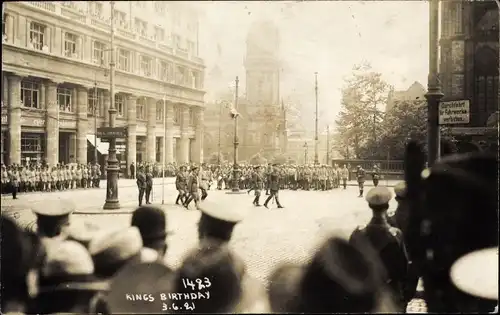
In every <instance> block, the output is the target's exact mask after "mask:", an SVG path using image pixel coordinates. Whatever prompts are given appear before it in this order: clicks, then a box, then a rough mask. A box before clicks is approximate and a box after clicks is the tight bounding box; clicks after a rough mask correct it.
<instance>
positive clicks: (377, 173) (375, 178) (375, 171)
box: [372, 164, 380, 187]
mask: <svg viewBox="0 0 500 315" xmlns="http://www.w3.org/2000/svg"><path fill="white" fill-rule="evenodd" d="M379 179H380V169H379V167H378V165H377V164H375V165H374V166H373V173H372V180H373V186H375V187H377V186H378V181H379Z"/></svg>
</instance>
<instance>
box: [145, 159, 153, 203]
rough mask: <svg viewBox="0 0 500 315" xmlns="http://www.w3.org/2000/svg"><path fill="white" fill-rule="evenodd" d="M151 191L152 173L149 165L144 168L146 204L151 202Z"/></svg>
mask: <svg viewBox="0 0 500 315" xmlns="http://www.w3.org/2000/svg"><path fill="white" fill-rule="evenodd" d="M152 191H153V173H152V169H151V167H148V168H147V170H146V204H151V201H150V198H151V192H152Z"/></svg>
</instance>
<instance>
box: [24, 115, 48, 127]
mask: <svg viewBox="0 0 500 315" xmlns="http://www.w3.org/2000/svg"><path fill="white" fill-rule="evenodd" d="M21 125H22V126H30V127H43V126H45V119H43V118H38V117H21Z"/></svg>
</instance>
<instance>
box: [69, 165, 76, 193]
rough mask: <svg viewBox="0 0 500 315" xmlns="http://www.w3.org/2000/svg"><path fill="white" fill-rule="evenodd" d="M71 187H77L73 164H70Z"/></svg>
mask: <svg viewBox="0 0 500 315" xmlns="http://www.w3.org/2000/svg"><path fill="white" fill-rule="evenodd" d="M70 171H71V189H75V188H76V187H77V183H76V182H77V176H76V169H75V166H74V165H73V166H71V170H70Z"/></svg>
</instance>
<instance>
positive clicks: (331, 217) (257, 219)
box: [2, 186, 421, 312]
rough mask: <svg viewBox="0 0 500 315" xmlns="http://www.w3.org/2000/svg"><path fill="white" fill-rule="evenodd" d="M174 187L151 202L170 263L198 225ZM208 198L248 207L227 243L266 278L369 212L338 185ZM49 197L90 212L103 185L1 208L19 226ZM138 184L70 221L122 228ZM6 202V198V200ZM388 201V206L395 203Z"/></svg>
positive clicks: (98, 200) (36, 196)
mask: <svg viewBox="0 0 500 315" xmlns="http://www.w3.org/2000/svg"><path fill="white" fill-rule="evenodd" d="M173 189H174V187H173V186H166V189H165V196H166V198H165V199H166V204H165V205H161V192H159V191H160V188H159V187H157V188H156V192H155V199H154V204H158V205H160V206H162V208H163V209H165V211H167V213H168V226H169V229H170V230H172V231H173V232H174V233H173V234H172V235H170V236H169V239H168V242H169V250H168V257H167V261H168V263H169V264H171V265H172V266H173V267H176V266H178V265H179V263H180V262H181V260H182V257H183V256H184V255H185V253H186V251H187V250H189V249H190V248H192V247H194V246H195V245H196V244H197V234H196V224H197V221H198V218H199V212H198V211H196V210H185V209H184V208H182V207H180V206H176V205H174V201H175V200H174V198H175V196H176V195H175V194H176V192H175V191H174V190H173ZM209 193H210V195H209V200H210V199H211V200H214V201H215V202H218V203H219V202H220V203H221V204H223V205H229V204H231V205H234V207H237V208H238V209H242V210H245V211H249V216H248V217H247V218H246V219H245V221H243V222H242V223H241V224H239V225H238V226H237V228H236V229H235V232H234V236H233V239H232V241H231V246H232V247H233V248H234V249H235V250H236V252H237V253H238V254H239V255H240V256H241V257H242V258H243V259H244V260H245V262H246V264H247V268H248V272H249V273H250V274H251V275H253V276H255V277H257V278H258V279H261V280H262V281H265V279H266V278H267V276H269V274H270V272H271V271H272V270H273V268H275V267H276V266H277V265H279V264H281V263H285V262H294V263H297V262H298V263H302V262H306V261H307V260H308V257H310V255H311V253H313V252H314V250H315V249H316V248H317V246H318V244H319V243H320V242H321V241H322V240H324V238H325V237H327V236H329V235H331V234H337V235H340V236H343V237H348V236H349V234H350V232H351V231H352V230H353V229H354V228H355V227H356V226H357V225H359V224H363V223H366V222H367V221H368V220H369V218H370V216H371V213H370V211H369V209H368V208H367V206H366V202H365V200H364V198H357V197H356V196H357V193H358V192H357V189H356V188H355V187H348V188H347V190H342V189H336V190H333V191H327V192H317V191H308V192H305V191H281V192H280V199H281V201H282V203H283V205H284V206H285V207H286V208H285V209H277V208H276V205H272V207H271V209H269V210H268V209H266V208H264V207H261V208H254V207H253V206H252V204H251V203H252V196H248V195H246V194H242V195H228V194H226V193H225V192H224V191H214V190H212V191H210V192H209ZM48 198H51V199H52V198H71V200H73V201H74V202H75V203H76V204H77V207H78V210H80V211H83V212H90V210H91V209H94V211H95V209H100V208H102V204H103V199H104V190H103V189H89V190H78V191H75V192H61V193H54V194H50V193H49V194H31V195H24V196H21V199H20V200H14V201H13V200H7V199H6V200H3V201H2V209H3V210H7V212H10V213H11V215H14V214H15V215H16V216H17V220H18V221H20V222H21V224H23V225H29V224H30V222H33V221H34V216H33V214H32V213H31V211H29V210H28V209H29V205H30V204H33V202H40V201H43V200H47V199H48ZM135 199H136V189H135V187H133V186H130V187H124V186H122V187H121V188H120V202H121V204H122V206H123V207H124V208H127V209H125V211H123V212H122V213H116V212H113V211H100V210H99V212H100V213H101V214H99V215H96V214H79V213H76V214H74V215H73V216H72V220H73V221H81V220H83V221H88V222H91V223H93V224H96V225H98V226H101V227H107V228H120V227H125V226H127V225H129V222H130V216H131V215H130V213H126V212H130V210H132V209H133V207H134V206H135V202H136V201H135ZM4 201H5V202H4ZM395 206H396V205H395V202H394V201H393V202H391V209H394V208H395ZM420 304H421V302H420V301H414V302H413V303H412V306H411V310H412V312H418V311H420V308H419V307H420Z"/></svg>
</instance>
